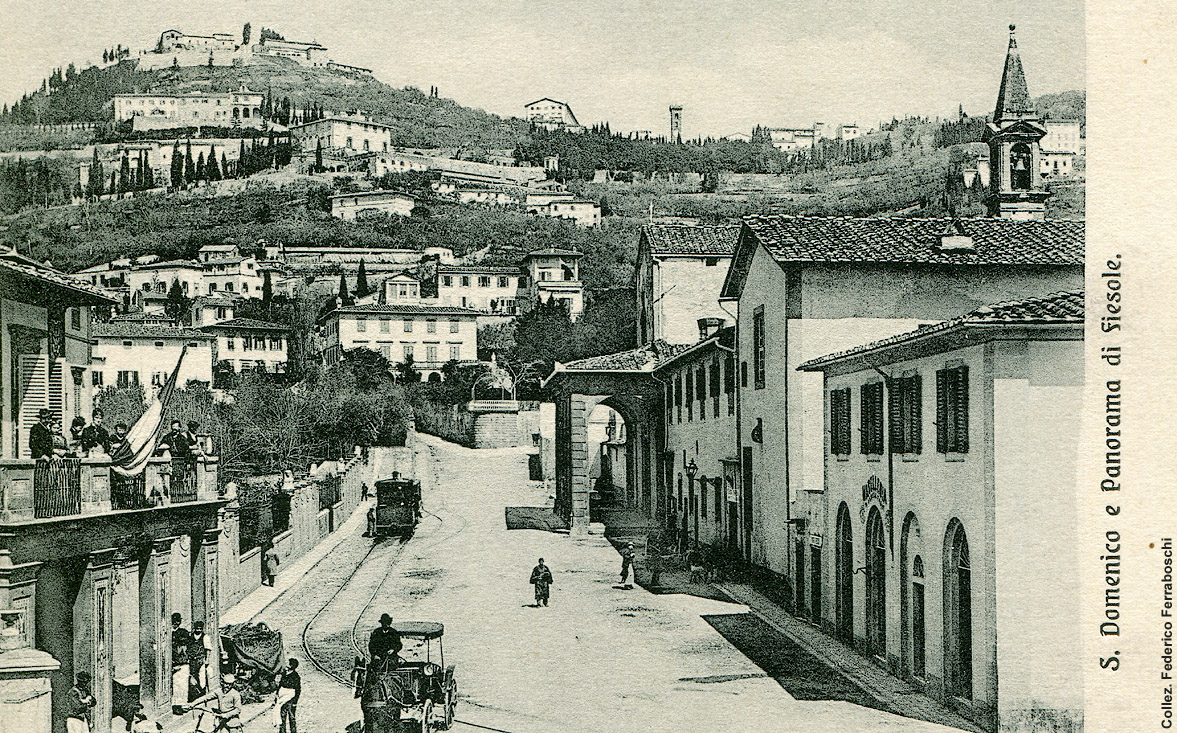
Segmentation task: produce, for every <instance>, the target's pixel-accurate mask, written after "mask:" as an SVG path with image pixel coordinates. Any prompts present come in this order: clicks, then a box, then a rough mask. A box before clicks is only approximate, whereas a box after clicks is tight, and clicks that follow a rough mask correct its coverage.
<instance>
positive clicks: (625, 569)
mask: <svg viewBox="0 0 1177 733" xmlns="http://www.w3.org/2000/svg"><path fill="white" fill-rule="evenodd" d="M636 556H637V552H635V551H634V549H633V543H632V542H630V543H628V544H627V545H626V546H625V549H623V550H622V551H621V584H622V585H623V586H625V587H626V588H632V587H633V586H632V585H630V584H629V583H628V582H627V581H628V580H629V571H630V568H632V567H633V561H634V558H635V557H636ZM633 578H634V580H637V578H638V573H637V570H634V572H633Z"/></svg>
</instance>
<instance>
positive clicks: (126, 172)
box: [118, 150, 132, 195]
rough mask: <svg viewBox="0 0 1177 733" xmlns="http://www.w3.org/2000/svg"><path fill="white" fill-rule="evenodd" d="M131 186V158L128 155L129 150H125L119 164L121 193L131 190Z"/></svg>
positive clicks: (119, 191)
mask: <svg viewBox="0 0 1177 733" xmlns="http://www.w3.org/2000/svg"><path fill="white" fill-rule="evenodd" d="M131 188H132V186H131V159H130V158H129V157H127V151H125V150H124V151H123V159H122V162H121V163H120V164H119V190H118V193H119V195H122V194H124V193H126V192H127V191H130V190H131Z"/></svg>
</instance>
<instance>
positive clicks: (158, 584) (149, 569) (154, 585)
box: [139, 537, 175, 709]
mask: <svg viewBox="0 0 1177 733" xmlns="http://www.w3.org/2000/svg"><path fill="white" fill-rule="evenodd" d="M174 540H175V538H174V537H165V538H161V539H156V540H153V541H152V543H151V554H150V555H149V556H148V558H147V561H146V563H145V564H144V567H143V574H142V575H141V576H140V578H139V701H140V702H142V703H143V705H144V706H145V707H149V708H157V709H162V708H170V707H171V699H172V630H171V615H172V599H171V582H172V579H171V575H170V573H171V568H170V565H171V563H170V560H171V552H172V542H173V541H174Z"/></svg>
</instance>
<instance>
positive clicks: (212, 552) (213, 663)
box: [192, 529, 221, 680]
mask: <svg viewBox="0 0 1177 733" xmlns="http://www.w3.org/2000/svg"><path fill="white" fill-rule="evenodd" d="M220 538H221V530H220V529H210V530H206V531H205V532H204V534H203V536H202V537H201V541H200V547H199V548H198V550H197V558H196V564H195V565H194V566H193V568H192V620H193V622H195V621H203V622H204V633H205V634H206V635H207V636H208V639H209V642H210V643H211V644H212V654H211V655H209V660H208V678H209V679H210V680H215V679H218V676H219V675H220V668H221V636H220V626H221V608H220V603H221V589H220V572H219V569H218V566H217V562H218V553H217V545H218V544H219V542H220Z"/></svg>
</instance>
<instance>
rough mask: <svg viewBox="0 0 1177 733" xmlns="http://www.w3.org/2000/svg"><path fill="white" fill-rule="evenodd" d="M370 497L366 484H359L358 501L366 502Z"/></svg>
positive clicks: (370, 492)
mask: <svg viewBox="0 0 1177 733" xmlns="http://www.w3.org/2000/svg"><path fill="white" fill-rule="evenodd" d="M371 495H372V490H371V489H369V488H368V484H367V483H366V482H365V483H361V484H360V499H361V500H367V498H368V497H369V496H371Z"/></svg>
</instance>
